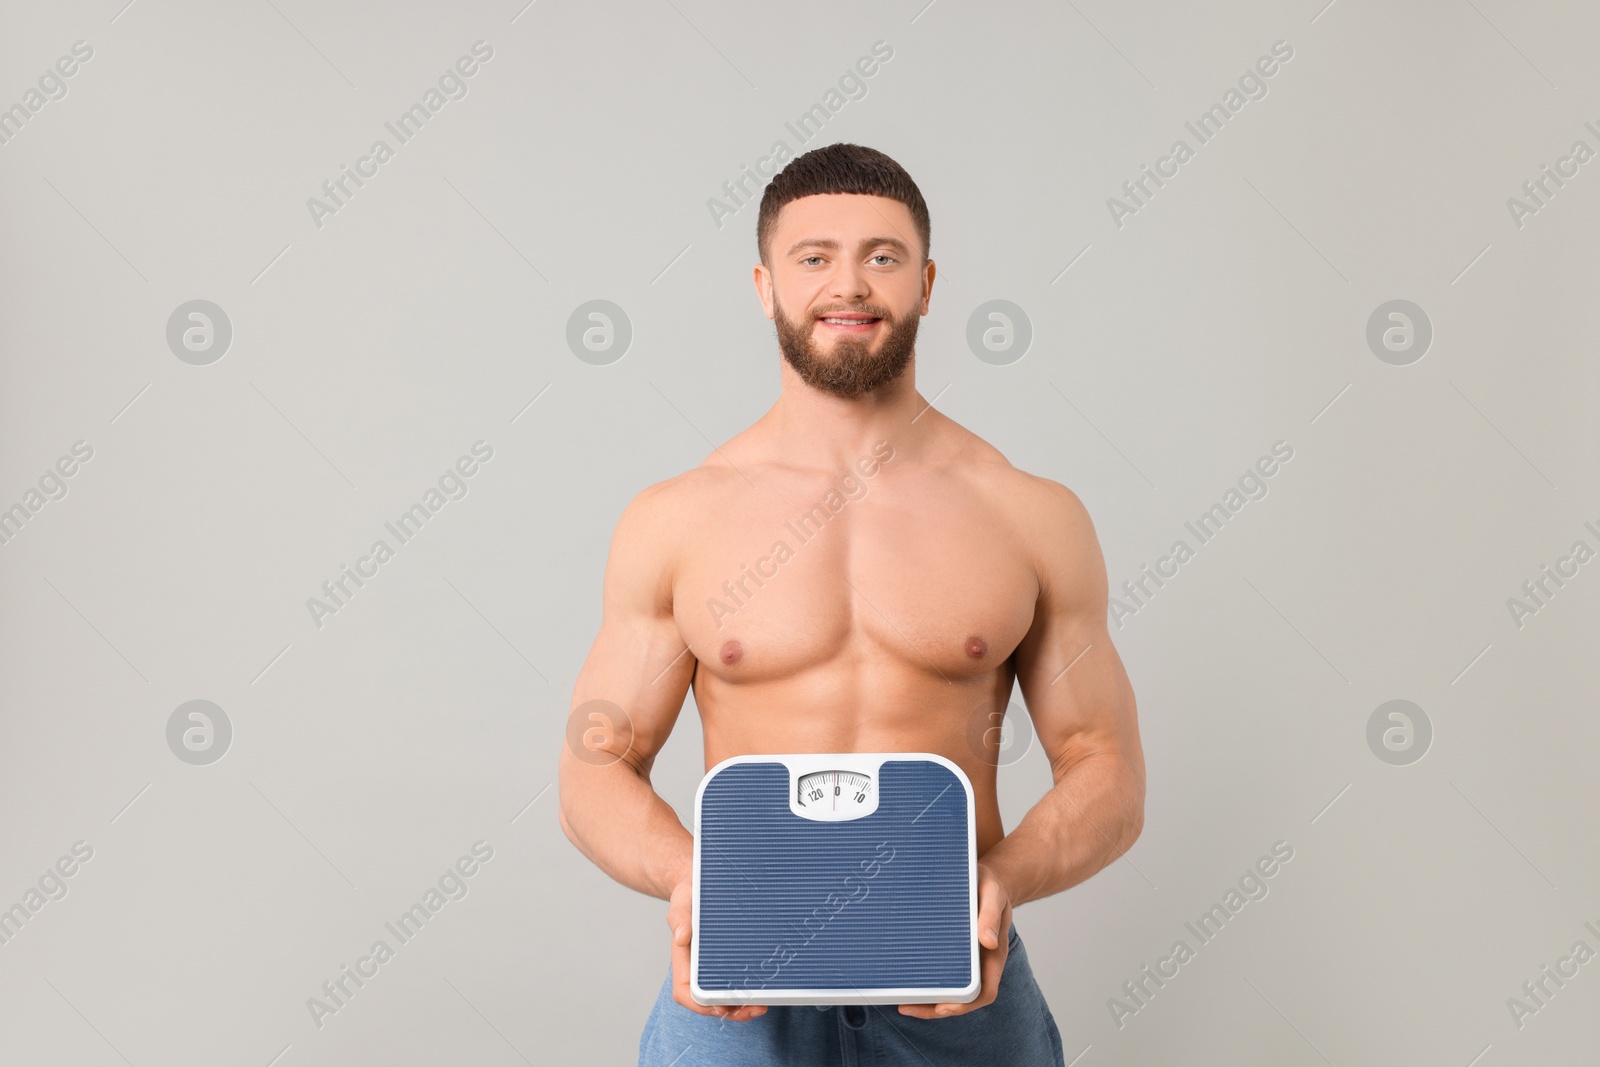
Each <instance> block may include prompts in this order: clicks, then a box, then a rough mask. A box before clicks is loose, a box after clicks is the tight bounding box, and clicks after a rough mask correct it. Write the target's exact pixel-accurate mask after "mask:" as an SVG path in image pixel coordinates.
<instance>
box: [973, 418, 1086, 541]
mask: <svg viewBox="0 0 1600 1067" xmlns="http://www.w3.org/2000/svg"><path fill="white" fill-rule="evenodd" d="M956 428H957V430H958V431H959V433H958V434H957V435H956V437H955V440H954V444H955V447H956V449H957V451H958V453H959V455H960V459H959V460H958V461H957V462H955V463H953V464H951V467H952V469H955V470H959V471H961V472H962V473H963V474H965V476H966V477H967V479H968V480H969V481H970V482H971V484H972V485H974V486H975V487H977V488H978V489H979V490H980V491H981V492H982V493H983V494H984V496H986V497H987V498H988V499H990V500H992V501H993V502H994V507H995V508H996V509H997V510H998V511H1000V512H1001V513H1003V514H1005V515H1007V516H1008V517H1010V518H1012V519H1014V520H1015V521H1016V522H1018V523H1019V524H1020V525H1021V526H1022V527H1023V528H1024V529H1030V528H1031V529H1035V530H1039V531H1040V532H1049V533H1057V532H1060V528H1061V526H1062V525H1063V524H1065V525H1067V526H1075V525H1079V524H1081V523H1084V522H1087V521H1088V517H1089V513H1088V510H1087V509H1086V508H1085V507H1084V504H1083V501H1082V500H1081V499H1079V497H1078V494H1077V493H1075V492H1073V491H1072V490H1071V489H1069V488H1068V487H1067V486H1065V485H1063V484H1062V483H1060V482H1058V481H1055V480H1054V479H1052V478H1046V477H1044V476H1042V475H1038V474H1032V473H1030V472H1028V471H1025V470H1023V469H1022V468H1020V467H1017V466H1015V465H1013V464H1012V463H1011V461H1010V460H1008V459H1006V457H1005V455H1004V453H1002V452H1001V451H1000V450H999V449H998V448H996V447H994V446H993V445H991V444H990V443H989V442H987V441H985V440H984V439H983V438H981V437H979V436H978V435H977V434H975V433H973V432H972V431H970V430H967V429H966V428H965V427H960V426H957V427H956Z"/></svg>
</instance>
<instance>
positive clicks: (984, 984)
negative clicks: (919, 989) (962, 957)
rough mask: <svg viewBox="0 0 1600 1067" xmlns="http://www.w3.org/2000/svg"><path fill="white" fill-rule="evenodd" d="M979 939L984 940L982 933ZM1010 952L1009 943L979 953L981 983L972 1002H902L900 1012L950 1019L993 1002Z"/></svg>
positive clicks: (927, 1017)
mask: <svg viewBox="0 0 1600 1067" xmlns="http://www.w3.org/2000/svg"><path fill="white" fill-rule="evenodd" d="M978 940H979V942H980V943H981V942H982V940H983V937H982V935H981V934H980V935H979V938H978ZM1009 954H1010V946H1009V945H1006V946H1005V947H1003V948H1000V949H990V948H985V949H983V950H981V951H980V952H979V953H978V974H979V977H980V981H981V984H980V985H979V987H978V995H977V996H976V997H974V998H973V1000H972V1002H971V1003H970V1004H949V1003H942V1004H902V1005H900V1014H901V1015H910V1016H912V1017H913V1018H917V1019H948V1018H950V1017H952V1016H955V1015H965V1014H966V1013H967V1012H969V1011H976V1010H978V1009H979V1008H982V1007H984V1006H986V1005H989V1004H993V1003H994V998H995V997H996V996H997V995H998V994H999V992H1000V975H1001V973H1002V972H1004V971H1005V969H1006V957H1007V956H1008V955H1009Z"/></svg>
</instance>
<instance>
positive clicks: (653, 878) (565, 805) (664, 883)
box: [560, 760, 694, 900]
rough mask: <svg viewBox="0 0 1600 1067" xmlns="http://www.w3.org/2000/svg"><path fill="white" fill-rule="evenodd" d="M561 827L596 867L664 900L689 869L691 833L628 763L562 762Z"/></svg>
mask: <svg viewBox="0 0 1600 1067" xmlns="http://www.w3.org/2000/svg"><path fill="white" fill-rule="evenodd" d="M560 819H561V828H562V830H564V831H566V834H567V837H568V838H569V839H570V840H571V841H572V843H573V844H574V845H576V846H578V850H579V851H581V852H582V853H583V854H584V855H585V856H588V857H589V859H590V860H591V861H593V862H594V864H595V866H597V867H599V868H600V869H601V870H603V871H605V872H606V873H607V874H609V875H610V876H611V877H612V878H614V879H615V880H617V881H618V882H621V883H622V884H623V885H625V886H627V887H628V888H630V889H633V890H636V891H638V892H640V893H644V894H646V895H647V896H652V897H659V898H661V899H662V900H667V899H669V898H670V897H671V896H672V890H673V887H674V886H676V885H677V884H678V883H679V882H681V881H683V880H684V879H686V878H688V877H689V875H690V872H691V870H692V869H693V862H694V837H693V835H691V834H690V833H689V831H688V830H686V829H684V826H683V823H682V822H680V821H679V820H678V814H677V812H675V811H674V810H673V809H672V805H670V804H668V803H667V802H666V801H665V800H662V799H661V797H660V795H658V794H657V793H656V791H655V790H654V789H653V788H651V786H650V782H649V780H648V779H647V778H644V777H642V776H641V775H639V774H638V772H636V771H635V770H634V769H633V768H632V767H631V766H629V764H627V763H626V762H621V761H619V762H617V763H613V764H611V765H609V766H606V767H595V766H591V765H589V764H585V763H583V762H581V761H578V760H570V761H567V760H564V761H563V763H562V766H561V815H560Z"/></svg>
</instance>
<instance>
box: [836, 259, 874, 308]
mask: <svg viewBox="0 0 1600 1067" xmlns="http://www.w3.org/2000/svg"><path fill="white" fill-rule="evenodd" d="M870 292H872V282H871V280H870V279H869V278H868V277H867V272H866V270H865V268H863V267H862V266H861V264H859V263H841V264H839V267H838V269H837V270H835V271H834V272H833V277H831V278H829V279H828V295H829V296H830V297H832V298H833V299H835V300H845V301H849V302H851V303H860V302H861V301H863V300H865V299H866V298H867V294H869V293H870Z"/></svg>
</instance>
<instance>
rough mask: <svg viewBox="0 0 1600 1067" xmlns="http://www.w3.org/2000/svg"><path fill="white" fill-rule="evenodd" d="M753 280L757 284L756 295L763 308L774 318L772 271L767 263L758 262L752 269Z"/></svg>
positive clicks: (767, 314)
mask: <svg viewBox="0 0 1600 1067" xmlns="http://www.w3.org/2000/svg"><path fill="white" fill-rule="evenodd" d="M751 275H752V280H753V281H754V282H755V285H756V296H757V297H758V298H759V299H760V300H761V310H762V311H763V312H764V313H765V314H766V316H767V318H769V319H770V318H772V272H771V271H769V270H767V267H766V264H764V263H757V264H756V265H755V267H753V268H752V269H751Z"/></svg>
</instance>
